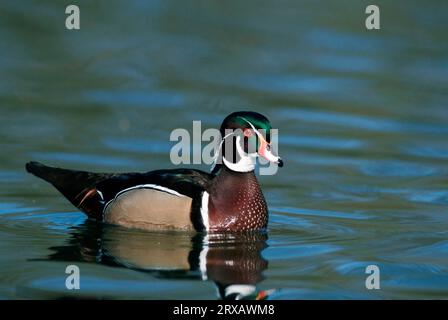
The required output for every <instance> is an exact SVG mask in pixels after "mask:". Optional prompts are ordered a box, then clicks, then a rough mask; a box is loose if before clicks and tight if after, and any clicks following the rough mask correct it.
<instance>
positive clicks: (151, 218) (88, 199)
mask: <svg viewBox="0 0 448 320" xmlns="http://www.w3.org/2000/svg"><path fill="white" fill-rule="evenodd" d="M229 131H230V133H228V132H229ZM270 131H271V124H270V123H269V120H268V119H267V118H266V117H265V116H263V115H261V114H259V113H256V112H251V111H239V112H234V113H232V114H230V115H228V116H227V117H226V118H225V119H224V121H223V123H222V125H221V128H220V132H221V137H222V141H221V144H220V147H219V152H217V157H216V162H215V164H214V167H213V168H212V172H211V173H207V172H204V171H201V170H195V169H169V170H155V171H150V172H146V173H92V172H86V171H77V170H68V169H61V168H54V167H49V166H46V165H43V164H41V163H38V162H29V163H27V164H26V170H27V171H28V172H30V173H32V174H34V175H36V176H37V177H40V178H42V179H44V180H46V181H48V182H49V183H51V184H52V185H53V186H54V187H55V188H56V189H57V190H59V191H60V192H61V193H62V194H63V195H64V196H65V197H66V198H67V199H68V200H69V201H70V202H71V203H72V204H73V205H74V206H76V207H77V208H78V209H80V210H81V211H83V212H84V213H86V214H87V216H88V217H89V218H92V219H95V220H99V221H104V222H106V223H111V224H116V225H121V226H124V227H130V228H138V229H145V230H186V231H193V230H196V231H207V232H228V231H230V232H237V231H245V230H258V229H265V228H266V227H267V223H268V208H267V204H266V201H265V198H264V196H263V193H262V191H261V188H260V185H259V184H258V181H257V178H256V176H255V173H254V169H255V163H256V158H257V157H258V156H259V155H260V156H262V157H264V158H266V159H267V160H269V161H270V162H272V163H275V164H277V165H278V166H279V167H282V166H283V161H282V160H281V159H280V157H278V156H276V155H274V154H273V153H272V152H271V149H270V145H271V141H270V136H271V135H270ZM230 140H231V142H233V143H232V144H230V147H229V144H228V143H227V142H228V141H230ZM226 149H227V150H226ZM251 151H253V152H251ZM219 160H221V161H219Z"/></svg>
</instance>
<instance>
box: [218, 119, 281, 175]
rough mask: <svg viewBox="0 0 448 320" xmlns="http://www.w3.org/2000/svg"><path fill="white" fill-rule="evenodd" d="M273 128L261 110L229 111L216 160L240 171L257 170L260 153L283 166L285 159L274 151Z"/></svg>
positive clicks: (222, 130) (222, 129) (221, 130)
mask: <svg viewBox="0 0 448 320" xmlns="http://www.w3.org/2000/svg"><path fill="white" fill-rule="evenodd" d="M271 130H272V126H271V123H270V122H269V120H268V119H267V118H266V117H265V116H264V115H262V114H260V113H257V112H253V111H238V112H234V113H231V114H229V115H228V116H227V117H226V118H225V119H224V121H223V122H222V124H221V128H220V132H221V136H222V141H221V145H220V148H219V149H220V152H218V157H217V160H218V159H220V160H222V164H224V165H225V166H226V167H227V168H229V169H230V170H232V171H237V172H249V171H252V170H254V168H255V163H256V158H257V157H258V156H261V157H263V158H264V159H266V160H268V161H269V162H272V163H275V164H277V165H278V166H279V167H282V166H283V160H282V159H281V158H280V157H279V156H277V155H275V154H274V153H273V152H272V150H271V144H272V141H271ZM219 153H220V154H221V157H219ZM218 163H220V162H219V161H218ZM213 171H216V166H215V168H214V169H213Z"/></svg>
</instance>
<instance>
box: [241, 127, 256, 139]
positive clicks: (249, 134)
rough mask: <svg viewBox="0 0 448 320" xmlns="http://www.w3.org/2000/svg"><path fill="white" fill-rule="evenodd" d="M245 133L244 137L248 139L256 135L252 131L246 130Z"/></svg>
mask: <svg viewBox="0 0 448 320" xmlns="http://www.w3.org/2000/svg"><path fill="white" fill-rule="evenodd" d="M243 133H244V136H245V137H247V138H250V137H252V135H253V134H254V133H253V132H252V130H251V129H244V131H243Z"/></svg>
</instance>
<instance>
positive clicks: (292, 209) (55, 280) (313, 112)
mask: <svg viewBox="0 0 448 320" xmlns="http://www.w3.org/2000/svg"><path fill="white" fill-rule="evenodd" d="M76 4H78V5H79V7H80V9H81V29H80V30H77V31H69V30H67V29H65V18H66V14H65V6H66V4H65V3H64V2H57V1H47V0H46V1H31V0H26V1H9V0H6V1H1V3H0V39H1V41H0V150H1V152H0V298H1V299H24V298H31V299H42V298H51V299H54V298H67V297H69V298H94V299H95V298H111V299H133V298H138V299H216V298H220V296H219V291H220V288H221V291H222V288H223V287H225V286H228V285H230V284H246V285H256V286H257V292H259V291H261V290H274V291H269V298H271V299H346V298H348V299H397V298H405V299H409V298H412V299H415V298H448V139H447V137H448V104H447V102H448V90H447V89H448V77H447V74H448V42H447V41H446V40H447V30H448V25H447V19H446V17H447V13H448V3H447V2H446V1H437V0H432V1H425V2H424V3H423V2H419V1H377V2H376V4H377V5H379V6H380V8H381V30H379V31H367V30H366V29H365V27H364V20H365V17H366V15H365V13H364V10H365V8H366V6H367V5H369V4H371V3H370V2H368V1H324V2H321V1H300V2H298V1H292V0H291V1H225V2H224V1H191V2H188V4H187V2H185V1H95V2H92V1H86V0H79V1H76ZM244 109H250V110H253V111H258V112H260V113H262V114H264V115H266V116H267V117H268V118H269V119H270V121H271V123H272V125H273V128H278V130H279V148H278V149H279V154H280V156H281V157H282V158H283V159H284V161H285V167H284V168H281V169H279V171H278V173H277V174H276V175H273V176H261V177H259V181H260V184H261V185H262V188H263V192H264V195H265V197H266V200H267V202H268V205H269V210H270V221H269V228H268V230H267V232H266V233H251V234H243V235H229V234H226V235H202V234H189V233H176V232H175V233H173V232H170V233H162V232H154V233H151V232H143V231H138V230H127V229H124V228H120V227H114V226H108V225H102V224H98V223H94V222H91V221H88V220H86V218H85V215H84V214H82V213H81V212H79V211H77V210H76V209H75V208H74V207H73V206H71V204H70V203H68V201H67V200H66V199H64V198H63V196H62V195H60V194H59V193H58V192H57V191H56V190H55V189H54V188H53V187H52V186H50V185H49V184H47V183H45V182H44V181H42V180H39V179H37V178H36V177H33V176H31V175H29V174H27V173H26V172H25V170H24V164H25V163H26V162H27V161H29V160H37V161H41V162H43V163H46V164H49V165H54V166H60V167H66V168H73V169H82V170H88V171H98V172H105V171H107V172H109V171H110V172H129V171H149V170H154V169H160V168H175V167H176V166H174V165H173V164H171V162H170V158H169V152H170V149H171V147H172V146H173V145H174V143H173V142H170V141H169V137H170V133H171V131H172V130H173V129H176V128H185V129H187V130H190V131H191V129H192V121H193V120H201V121H202V127H203V129H207V128H218V127H219V125H220V124H221V121H222V120H223V119H224V117H225V116H226V115H227V114H229V113H230V112H233V111H237V110H244ZM203 146H205V143H204V145H203ZM185 167H194V168H199V169H203V170H208V167H207V166H202V165H192V166H188V165H185ZM69 264H75V265H77V266H79V268H80V270H81V290H77V291H69V290H67V289H66V287H65V280H66V277H67V274H65V268H66V266H67V265H69ZM371 264H374V265H377V266H378V267H379V268H380V271H381V289H380V290H367V289H366V287H365V280H366V277H367V274H366V273H365V269H366V267H367V266H368V265H371ZM217 289H218V290H217ZM255 295H256V293H255ZM221 298H222V297H221Z"/></svg>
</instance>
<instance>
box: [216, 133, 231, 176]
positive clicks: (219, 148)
mask: <svg viewBox="0 0 448 320" xmlns="http://www.w3.org/2000/svg"><path fill="white" fill-rule="evenodd" d="M233 134H235V132H231V133H229V134H227V135H225V136H224V138H222V140H221V142H220V143H219V147H218V150H217V151H216V154H215V156H214V159H213V164H212V167H211V169H210V171H213V169H215V166H216V162H217V161H218V157H219V153H220V152H221V148H222V144H223V143H224V140H225V139H226V138H228V137H230V136H231V135H233Z"/></svg>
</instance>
